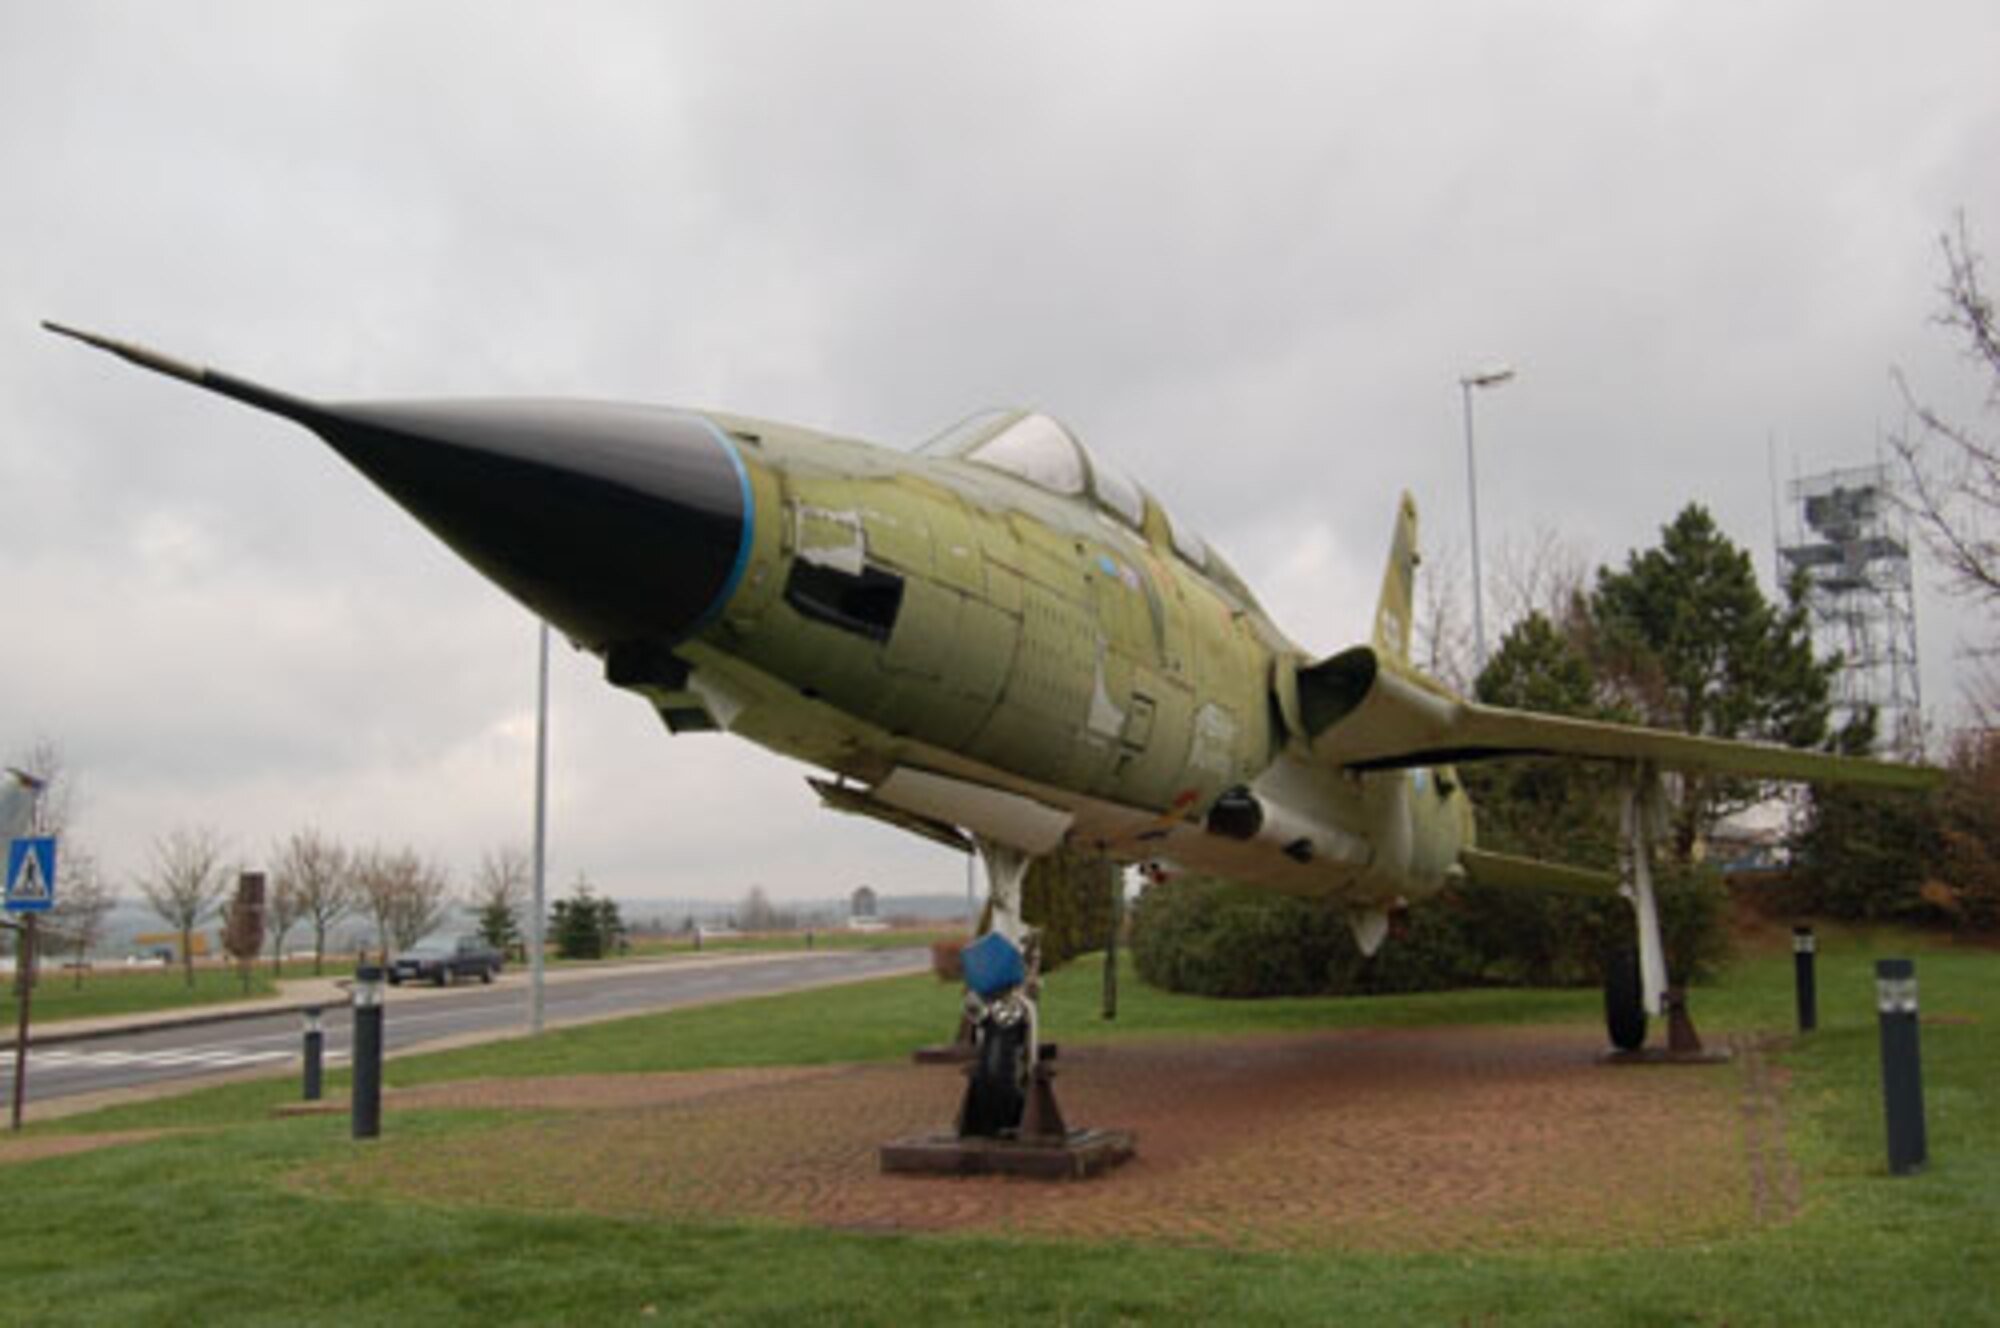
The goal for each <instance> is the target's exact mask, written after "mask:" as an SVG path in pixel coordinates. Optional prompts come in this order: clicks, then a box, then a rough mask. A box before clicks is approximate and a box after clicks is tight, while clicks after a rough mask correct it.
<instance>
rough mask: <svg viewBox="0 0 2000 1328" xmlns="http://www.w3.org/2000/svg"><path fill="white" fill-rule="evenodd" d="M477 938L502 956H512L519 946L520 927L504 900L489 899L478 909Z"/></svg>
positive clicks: (512, 910) (512, 909)
mask: <svg viewBox="0 0 2000 1328" xmlns="http://www.w3.org/2000/svg"><path fill="white" fill-rule="evenodd" d="M479 938H480V939H481V940H483V941H485V942H486V943H487V944H488V945H490V946H492V947H493V948H494V949H496V950H498V951H500V953H502V954H508V955H511V954H513V953H514V952H515V951H516V950H518V949H519V948H520V945H521V927H520V924H519V923H518V922H517V921H516V920H515V918H514V908H513V906H512V905H511V904H509V903H508V902H507V901H506V900H504V899H489V900H487V901H486V902H485V903H484V904H482V905H481V906H480V908H479Z"/></svg>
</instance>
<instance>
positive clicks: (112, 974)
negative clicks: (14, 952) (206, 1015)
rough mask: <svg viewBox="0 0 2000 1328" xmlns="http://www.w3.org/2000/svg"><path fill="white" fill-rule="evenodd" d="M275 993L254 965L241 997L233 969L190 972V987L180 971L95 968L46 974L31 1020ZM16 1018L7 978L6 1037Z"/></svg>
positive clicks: (1, 1007) (1, 1014)
mask: <svg viewBox="0 0 2000 1328" xmlns="http://www.w3.org/2000/svg"><path fill="white" fill-rule="evenodd" d="M276 990H277V987H276V986H275V985H274V984H273V982H272V980H271V972H270V968H269V966H268V965H264V964H259V965H257V966H256V967H255V968H254V969H253V970H252V971H251V974H250V985H249V989H248V991H247V992H246V991H245V989H244V984H243V979H242V977H241V976H240V975H239V974H238V972H237V970H236V969H234V968H226V969H225V968H219V967H218V968H202V967H197V968H196V969H195V970H194V985H193V986H189V985H188V982H187V977H186V975H184V974H183V973H182V972H181V970H180V969H179V968H129V969H128V968H100V969H96V970H94V971H91V972H87V973H85V974H84V975H83V977H82V980H81V981H79V980H78V979H77V977H76V975H75V974H73V973H68V972H62V971H59V970H57V969H53V968H51V969H47V970H45V971H44V972H43V973H42V974H41V978H40V980H39V981H38V982H36V983H35V995H34V1001H33V1005H32V1008H31V1009H30V1011H29V1014H30V1017H31V1018H32V1019H33V1020H34V1025H35V1027H36V1028H40V1027H42V1026H44V1025H46V1024H55V1023H59V1022H61V1021H62V1020H65V1019H91V1018H95V1017H97V1016H100V1015H108V1014H134V1013H137V1012H139V1011H144V1010H170V1009H177V1008H179V1007H182V1006H191V1005H214V1004H218V1003H220V1002H223V1001H240V1000H245V999H249V998H254V997H258V996H269V995H271V994H272V993H273V992H275V991H276ZM20 1017H21V998H20V997H19V996H18V995H17V994H16V993H15V991H14V983H13V980H12V978H11V977H10V978H8V979H7V980H6V982H5V994H4V996H0V1021H3V1022H4V1028H5V1031H6V1033H7V1035H8V1036H9V1037H11V1036H12V1035H13V1032H14V1026H15V1024H16V1023H17V1022H18V1021H19V1019H20Z"/></svg>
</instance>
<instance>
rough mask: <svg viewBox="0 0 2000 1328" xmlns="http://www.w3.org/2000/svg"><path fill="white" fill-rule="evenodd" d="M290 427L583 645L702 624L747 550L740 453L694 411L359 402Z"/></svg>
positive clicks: (666, 635) (745, 484)
mask: <svg viewBox="0 0 2000 1328" xmlns="http://www.w3.org/2000/svg"><path fill="white" fill-rule="evenodd" d="M302 422H305V423H307V424H308V425H309V427H311V428H313V429H314V430H316V431H317V432H319V433H320V434H321V435H322V436H323V437H325V439H326V440H327V442H329V443H330V444H332V445H333V447H334V449H335V450H336V451H338V452H339V453H340V454H341V455H342V456H343V457H345V458H346V459H347V460H348V461H349V462H351V463H353V465H354V466H355V467H356V468H357V469H359V470H360V471H361V472H362V473H363V474H365V475H367V476H368V478H369V479H371V480H373V481H374V482H375V483H376V484H377V485H379V486H380V487H381V488H382V489H383V491H384V492H386V493H387V494H388V495H389V496H390V497H392V498H394V499H395V500H396V501H397V502H398V503H399V504H401V505H402V506H403V507H404V508H405V509H406V510H408V511H409V512H410V514H411V515H412V516H414V517H416V518H417V520H419V521H421V522H423V524H424V525H425V526H427V527H429V528H430V529H431V531H432V532H433V533H435V534H436V535H437V536H438V537H439V538H440V539H442V540H443V541H444V542H445V543H446V544H449V545H450V546H451V547H452V548H453V549H455V550H456V551H457V552H458V553H459V554H460V555H461V556H462V557H464V558H465V560H466V561H467V562H470V563H471V564H472V565H473V566H475V567H477V568H478V569H479V570H480V571H481V572H483V573H485V574H486V576H488V577H490V578H491V579H492V580H493V581H494V582H496V583H498V584H499V585H500V586H501V587H502V588H503V589H504V590H506V591H507V592H508V593H509V594H511V595H512V596H514V598H516V599H518V600H520V601H521V602H522V603H523V604H525V605H527V606H528V608H530V609H531V610H533V611H534V612H535V613H536V614H538V615H540V616H541V617H543V618H546V619H547V620H548V621H549V622H550V623H552V624H554V625H555V626H557V627H558V628H560V629H562V630H563V631H564V632H565V633H566V634H568V635H569V636H570V637H572V638H574V639H575V640H576V641H578V642H579V643H580V644H583V645H585V646H589V647H591V648H594V649H599V650H602V649H604V648H607V647H609V646H611V645H614V644H617V643H619V642H623V641H638V640H649V641H666V642H672V641H677V640H681V639H684V638H685V637H687V636H689V635H691V634H693V633H694V632H696V631H699V630H700V629H701V628H702V627H703V626H705V625H706V624H707V623H708V621H709V620H710V619H712V618H713V617H714V616H715V614H716V613H717V612H719V611H720V609H721V607H722V605H723V603H724V602H725V601H727V599H728V598H729V595H730V594H731V592H733V591H734V590H735V588H736V582H737V580H738V579H739V578H740V577H741V575H742V572H743V565H744V563H745V561H746V560H747V558H748V555H749V549H750V532H751V522H752V518H753V513H752V511H751V499H750V482H749V477H748V475H747V474H746V472H745V471H744V468H743V462H742V459H741V458H740V457H739V456H738V455H737V453H736V450H735V447H734V445H733V444H732V443H731V442H730V441H729V440H728V439H727V438H726V437H724V436H723V434H722V432H721V431H720V430H719V429H717V428H716V427H715V426H714V425H713V424H711V423H710V422H709V421H708V420H706V419H704V418H703V417H701V416H700V415H696V414H693V413H691V412H687V411H679V410H669V409H659V408H651V407H642V406H622V405H608V404H601V403H594V402H568V401H410V402H363V403H352V404H345V405H338V406H331V407H326V408H324V414H322V415H320V416H319V417H318V418H316V419H311V420H306V421H302Z"/></svg>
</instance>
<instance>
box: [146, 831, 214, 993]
mask: <svg viewBox="0 0 2000 1328" xmlns="http://www.w3.org/2000/svg"><path fill="white" fill-rule="evenodd" d="M223 851H224V849H223V841H222V836H221V835H220V834H218V833H216V832H215V831H214V830H212V829H210V828H209V827H207V826H193V827H189V826H180V827H177V828H175V829H173V830H170V831H168V832H167V834H166V835H165V836H163V837H161V838H159V839H155V840H154V841H153V854H152V857H153V861H152V865H151V866H150V867H149V868H148V869H147V871H146V873H145V874H144V875H143V876H141V877H140V878H139V880H138V882H137V884H138V887H139V893H140V895H141V896H142V897H144V899H145V901H146V906H147V907H148V908H150V909H152V910H153V912H154V913H156V914H158V915H159V917H160V920H161V921H162V922H164V923H166V924H167V925H168V926H169V927H172V928H173V929H174V930H175V931H177V932H179V933H180V938H181V969H182V971H183V972H184V973H185V974H186V975H187V984H188V985H189V986H190V987H192V986H193V985H194V930H195V928H196V927H199V926H200V925H201V924H202V922H203V921H204V920H205V919H207V918H208V917H209V915H211V914H212V913H214V912H215V909H216V906H217V905H218V904H219V903H221V901H222V896H223V892H224V891H226V890H227V889H228V888H229V875H228V873H227V872H225V871H224V870H223V866H222V855H223Z"/></svg>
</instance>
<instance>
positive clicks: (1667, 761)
mask: <svg viewBox="0 0 2000 1328" xmlns="http://www.w3.org/2000/svg"><path fill="white" fill-rule="evenodd" d="M1298 694H1299V713H1300V716H1301V718H1302V719H1303V721H1304V724H1305V728H1306V733H1307V735H1308V737H1309V740H1310V741H1311V743H1312V748H1313V752H1314V753H1315V754H1316V755H1317V756H1318V757H1319V758H1320V759H1321V760H1323V761H1326V762H1329V763H1330V764H1333V765H1338V766H1341V767H1343V768H1345V769H1348V770H1396V769H1404V768H1408V767H1413V766H1432V765H1449V764H1453V763H1456V762H1461V761H1477V760H1485V759H1489V758H1493V757H1501V756H1576V757H1584V758H1587V759H1592V760H1601V761H1626V762H1639V761H1643V762H1648V763H1651V764H1653V765H1655V766H1658V767H1659V768H1661V769H1663V770H1701V771H1711V772H1714V773H1717V774H1726V775H1737V776H1741V777H1743V778H1746V779H1774V780H1798V781H1802V782H1805V783H1816V784H1817V783H1828V784H1865V785H1873V786H1875V787H1878V788H1901V789H1927V788H1935V787H1936V786H1937V785H1938V784H1939V783H1940V782H1941V781H1942V779H1943V777H1944V776H1943V772H1941V771H1938V770H1935V769H1932V768H1930V767H1928V766H1916V765H1897V764H1893V763H1891V762H1887V761H1869V760H1862V759H1859V758H1856V757H1849V756H1829V755H1827V754H1826V753H1824V752H1815V751H1808V750H1804V749H1801V748H1797V747H1781V746H1778V745H1777V744H1775V743H1764V742H1738V741H1735V740H1732V739H1727V738H1703V737H1697V736H1695V735H1693V734H1687V733H1671V732H1668V731H1666V730H1664V729H1648V728H1639V727H1637V726H1635V725H1631V724H1610V723H1605V722H1602V721H1599V720H1589V719H1572V718H1570V717H1568V716H1566V715H1546V714H1540V713H1537V712H1535V711H1529V710H1506V709H1502V708H1501V707H1499V706H1488V705H1480V704H1478V703H1477V702H1473V701H1467V700H1465V699H1463V698H1462V697H1459V696H1457V695H1455V694H1453V693H1452V692H1451V691H1449V690H1448V689H1446V688H1445V687H1443V686H1442V685H1440V684H1438V683H1435V682H1433V681H1431V680H1430V679H1428V678H1425V677H1423V676H1422V675H1420V674H1417V673H1415V672H1413V671H1410V670H1406V669H1404V668H1401V667H1399V666H1397V665H1395V664H1394V663H1393V662H1391V661H1386V660H1384V659H1383V658H1382V657H1381V656H1380V655H1379V654H1378V653H1377V652H1376V651H1375V650H1374V649H1372V648H1370V647H1368V646H1356V647H1354V648H1353V649H1351V650H1344V651H1342V652H1341V653H1340V654H1338V655H1334V656H1332V657H1331V658H1329V659H1326V660H1322V661H1321V662H1320V663H1318V664H1314V665H1312V666H1310V667H1309V668H1304V669H1301V670H1299V673H1298Z"/></svg>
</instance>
